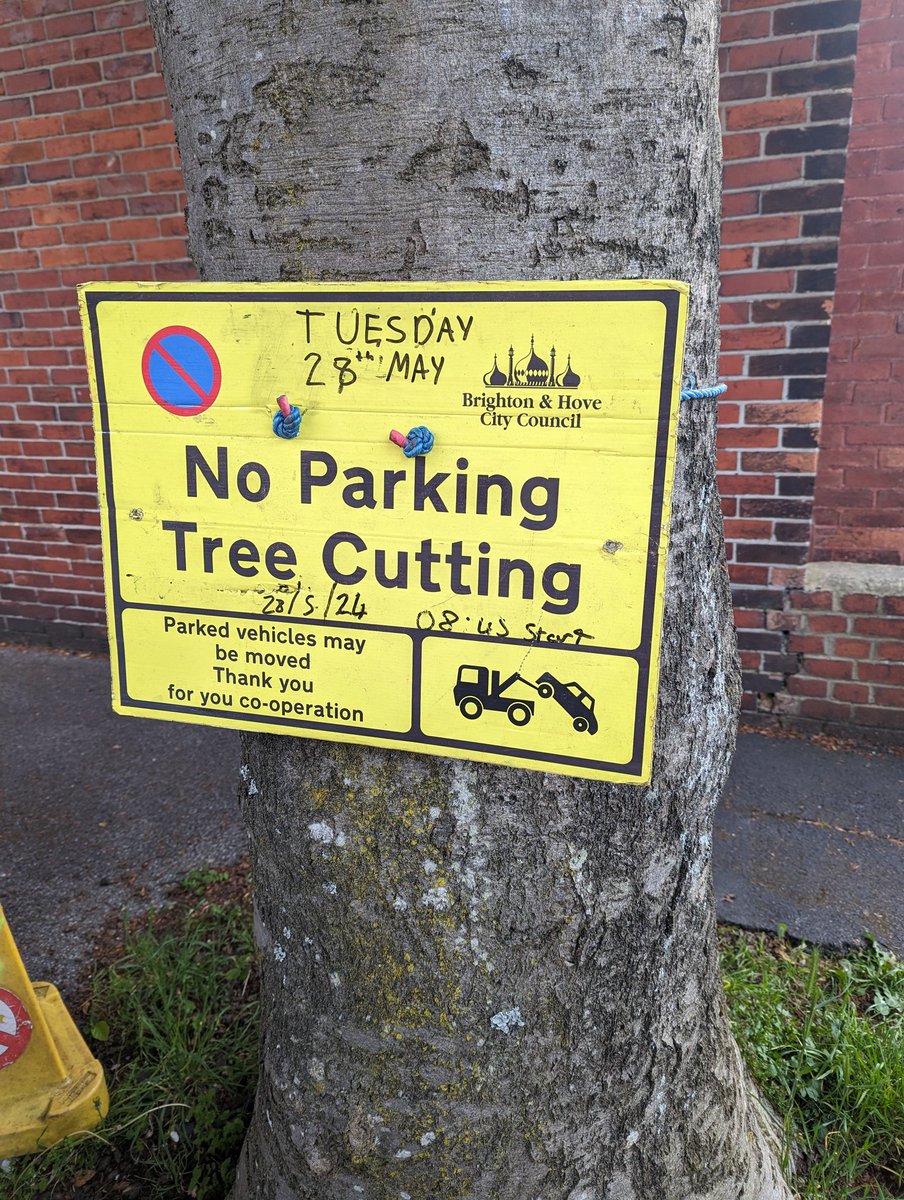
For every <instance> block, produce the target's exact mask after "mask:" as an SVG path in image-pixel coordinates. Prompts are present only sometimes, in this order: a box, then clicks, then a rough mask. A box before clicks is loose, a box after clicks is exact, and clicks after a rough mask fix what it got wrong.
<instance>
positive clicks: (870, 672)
mask: <svg viewBox="0 0 904 1200" xmlns="http://www.w3.org/2000/svg"><path fill="white" fill-rule="evenodd" d="M857 678H858V679H862V680H865V681H867V682H869V683H892V684H896V685H898V686H904V663H889V662H884V663H883V662H862V663H860V664H859V666H858V668H857Z"/></svg>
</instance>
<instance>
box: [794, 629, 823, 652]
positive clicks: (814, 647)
mask: <svg viewBox="0 0 904 1200" xmlns="http://www.w3.org/2000/svg"><path fill="white" fill-rule="evenodd" d="M788 649H789V650H790V651H791V653H792V654H823V653H825V643H824V641H823V639H822V638H821V637H807V636H806V635H804V634H798V633H796V634H792V635H791V637H789V638H788Z"/></svg>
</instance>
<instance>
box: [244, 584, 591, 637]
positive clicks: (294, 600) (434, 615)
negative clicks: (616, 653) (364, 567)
mask: <svg viewBox="0 0 904 1200" xmlns="http://www.w3.org/2000/svg"><path fill="white" fill-rule="evenodd" d="M259 595H260V596H261V599H262V601H263V603H262V607H261V612H262V613H263V614H264V615H265V616H286V617H291V616H295V617H314V618H317V617H319V618H320V619H321V620H324V621H327V620H329V619H330V618H331V617H332V618H336V619H341V618H344V619H345V620H349V619H351V620H355V621H363V620H364V619H365V617H366V616H367V605H366V604H365V602H364V600H363V598H362V596H361V593H360V592H347V591H338V590H337V585H336V584H335V583H334V584H333V585H332V587H331V588H330V590H329V594H328V596H327V598H326V603H325V604H323V606H322V610H321V605H320V603H319V602H318V599H317V596H316V594H315V593H314V592H311V591H308V590H305V589H303V587H302V583H301V580H298V582H297V583H296V585H295V586H294V587H292V586H290V585H289V584H282V585H280V586H279V587H278V588H276V589H275V590H274V591H272V592H263V591H262V592H260V593H259ZM415 625H416V627H417V628H418V629H420V630H423V631H424V632H427V631H430V632H435V633H463V634H468V633H471V634H474V633H476V634H478V635H479V636H480V637H498V638H513V639H514V640H515V641H526V642H551V643H553V642H555V643H570V644H571V645H574V646H580V645H582V644H583V643H584V642H592V641H594V635H593V634H592V633H588V632H587V631H586V630H585V629H581V628H577V629H569V630H566V631H565V632H563V633H556V632H554V631H553V630H549V629H545V628H544V627H543V626H542V625H540V624H538V623H537V622H535V621H526V622H525V624H524V632H523V633H518V632H517V631H514V632H513V631H512V629H511V628H510V626H509V624H508V622H507V621H506V620H505V618H504V617H500V616H497V617H487V616H477V617H473V618H472V617H470V616H462V615H461V614H460V613H457V612H455V611H454V609H450V608H444V609H442V610H441V611H438V612H434V610H433V609H431V608H425V609H422V610H421V611H420V612H419V613H418V614H417V617H416V619H415Z"/></svg>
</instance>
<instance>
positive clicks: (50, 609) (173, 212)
mask: <svg viewBox="0 0 904 1200" xmlns="http://www.w3.org/2000/svg"><path fill="white" fill-rule="evenodd" d="M0 78H2V95H0V287H2V292H3V294H4V296H5V298H6V302H5V305H4V309H3V311H0V594H2V605H0V637H2V636H4V634H5V636H7V637H31V638H36V639H41V640H46V641H51V642H53V643H57V644H64V645H72V644H76V645H78V644H84V643H85V642H92V643H95V644H100V642H101V640H102V626H103V622H104V606H103V594H102V583H101V566H100V539H99V532H98V519H97V497H96V488H95V479H94V466H93V461H94V449H93V443H92V431H91V408H90V401H89V398H88V393H87V388H86V385H85V369H84V356H83V353H82V348H81V342H82V335H81V327H80V325H79V317H78V311H77V307H76V303H75V285H76V284H77V283H82V282H84V281H85V280H88V279H135V278H151V279H161V280H163V279H184V278H191V277H192V275H193V269H192V268H191V266H190V264H189V263H188V260H187V257H186V250H185V228H184V219H183V215H182V209H183V205H184V200H183V197H182V192H181V187H182V185H181V176H180V173H179V169H178V158H177V153H176V150H175V146H174V134H173V128H172V124H171V122H170V120H169V110H168V106H167V101H166V99H165V96H164V87H163V81H162V79H161V77H160V74H159V71H158V68H157V63H156V60H155V54H154V50H153V39H152V36H151V31H150V28H149V26H148V24H147V21H146V19H145V13H144V6H143V5H142V4H139V3H129V4H123V3H121V2H120V3H107V4H104V3H103V2H101V3H97V2H96V0H90V2H86V0H0Z"/></svg>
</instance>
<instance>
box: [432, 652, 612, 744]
mask: <svg viewBox="0 0 904 1200" xmlns="http://www.w3.org/2000/svg"><path fill="white" fill-rule="evenodd" d="M517 683H522V684H524V685H525V686H526V687H529V688H530V689H531V690H532V691H534V692H536V693H537V694H538V695H539V696H540V698H541V699H543V700H549V699H554V700H555V702H556V703H557V704H558V706H559V707H560V708H561V709H563V710H564V711H565V712H566V713H567V714H568V716H569V717H570V718H571V724H572V727H573V728H574V729H575V730H576V731H577V732H578V733H585V732H586V733H590V734H594V733H596V732H597V730H598V729H599V722H598V721H597V719H596V714H595V712H594V705H595V701H594V698H593V696H591V695H590V693H589V692H588V691H587V689H586V688H584V687H582V686H581V685H580V684H579V683H577V682H576V681H575V680H572V681H571V682H570V683H563V682H562V681H561V680H560V679H556V677H555V676H554V675H551V674H550V673H549V671H546V672H544V674H542V675H541V676H540V678H539V679H537V680H536V681H535V682H532V681H531V680H530V679H525V677H524V676H523V675H520V674H518V672H517V671H515V672H513V673H512V674H511V675H509V676H508V677H507V678H505V679H503V678H502V672H501V671H490V669H489V668H488V667H480V666H474V665H473V664H470V663H464V664H462V666H460V667H459V668H458V680H457V682H456V684H455V688H454V690H453V696H454V699H455V703H456V705H457V706H458V711H459V712H460V713H461V715H462V716H463V717H466V718H467V719H468V720H469V721H476V720H477V718H478V717H480V716H481V715H482V714H483V713H484V712H504V713H505V714H506V715H507V716H508V719H509V720H510V721H511V723H512V724H513V725H518V726H524V725H527V724H528V722H529V721H530V719H531V717H533V715H534V708H535V705H536V701H535V700H534V698H533V697H530V698H527V699H525V698H524V697H523V696H518V695H510V694H509V689H510V688H512V687H513V686H514V685H515V684H517Z"/></svg>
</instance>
